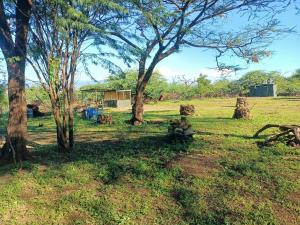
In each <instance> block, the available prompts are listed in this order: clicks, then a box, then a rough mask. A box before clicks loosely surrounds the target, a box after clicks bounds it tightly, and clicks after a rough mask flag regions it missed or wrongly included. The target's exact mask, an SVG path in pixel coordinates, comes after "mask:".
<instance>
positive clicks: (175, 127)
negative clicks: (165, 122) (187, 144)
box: [168, 117, 196, 141]
mask: <svg viewBox="0 0 300 225" xmlns="http://www.w3.org/2000/svg"><path fill="white" fill-rule="evenodd" d="M195 133H196V132H195V131H194V130H193V129H192V125H191V124H189V123H188V121H187V118H186V117H181V119H180V120H172V121H170V126H169V128H168V134H169V136H170V138H171V139H172V140H179V141H186V140H189V139H192V138H193V135H194V134H195Z"/></svg>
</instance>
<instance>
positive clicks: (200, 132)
mask: <svg viewBox="0 0 300 225" xmlns="http://www.w3.org/2000/svg"><path fill="white" fill-rule="evenodd" d="M197 134H200V135H201V134H202V135H223V136H224V137H237V138H243V139H255V138H253V136H249V135H239V134H218V133H213V132H208V131H198V132H197Z"/></svg>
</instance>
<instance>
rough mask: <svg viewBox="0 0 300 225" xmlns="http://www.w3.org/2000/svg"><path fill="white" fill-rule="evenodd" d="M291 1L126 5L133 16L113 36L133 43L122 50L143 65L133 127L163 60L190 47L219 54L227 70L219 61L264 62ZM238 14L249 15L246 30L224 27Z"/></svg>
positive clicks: (134, 0) (158, 0)
mask: <svg viewBox="0 0 300 225" xmlns="http://www.w3.org/2000/svg"><path fill="white" fill-rule="evenodd" d="M285 3H286V1H284V0H277V1H270V0H247V1H235V0H212V1H211V0H199V1H195V0H186V1H181V0H151V1H150V0H147V1H139V0H131V1H126V2H124V3H123V5H124V6H125V7H126V8H127V9H128V14H125V15H124V17H123V18H121V19H120V27H119V28H117V29H116V28H115V27H114V28H115V29H113V30H111V32H110V34H111V35H113V37H114V40H115V41H116V42H117V41H120V42H123V43H124V45H127V46H128V47H127V48H124V47H123V48H122V49H125V53H130V54H131V55H132V56H133V58H134V59H135V60H136V61H137V62H138V79H137V84H136V87H137V88H136V95H135V103H134V105H133V107H132V119H131V122H132V124H136V125H138V124H141V123H142V122H143V112H144V111H143V96H144V91H145V89H146V86H147V84H148V82H149V80H150V77H151V76H152V74H153V71H154V69H155V67H156V65H157V64H158V63H159V62H161V61H162V60H164V59H165V58H167V57H168V56H170V55H172V54H174V53H176V52H178V51H180V49H182V48H184V47H196V48H200V49H210V50H214V51H215V52H216V59H217V65H218V66H219V67H221V68H223V69H224V68H228V67H225V66H224V65H222V64H221V63H219V58H220V57H221V56H223V55H226V54H227V55H235V56H238V57H241V58H244V59H246V60H247V61H254V62H258V61H259V60H260V58H261V57H264V56H267V55H269V54H270V53H269V52H268V51H266V46H267V44H268V43H270V42H271V40H272V37H273V36H274V35H275V34H278V33H279V29H277V25H278V24H279V23H278V21H277V20H275V19H274V15H275V14H276V13H277V12H278V11H279V10H282V6H283V4H285ZM232 15H240V16H241V17H242V18H246V17H247V18H248V20H246V19H245V26H244V27H242V28H241V27H238V28H236V29H234V28H233V27H230V26H229V25H228V23H224V21H225V20H226V18H227V17H230V16H232ZM222 25H223V26H222ZM216 27H218V29H216ZM220 27H221V28H220ZM125 53H124V52H122V55H126V54H125ZM229 68H230V67H229Z"/></svg>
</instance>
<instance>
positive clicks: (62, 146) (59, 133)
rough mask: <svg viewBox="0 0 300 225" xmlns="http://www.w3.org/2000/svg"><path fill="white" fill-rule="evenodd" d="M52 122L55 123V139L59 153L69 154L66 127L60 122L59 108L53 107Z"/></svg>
mask: <svg viewBox="0 0 300 225" xmlns="http://www.w3.org/2000/svg"><path fill="white" fill-rule="evenodd" d="M53 114H54V120H55V123H56V138H57V146H58V151H59V152H62V153H64V152H69V151H70V149H69V144H68V137H67V127H66V125H65V123H63V122H62V121H61V113H60V108H59V107H57V106H56V107H53Z"/></svg>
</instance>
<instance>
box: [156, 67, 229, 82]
mask: <svg viewBox="0 0 300 225" xmlns="http://www.w3.org/2000/svg"><path fill="white" fill-rule="evenodd" d="M157 70H158V71H159V72H160V73H161V74H162V75H163V76H164V77H165V78H167V79H168V80H172V79H173V78H176V77H178V76H181V75H185V76H186V78H197V77H198V76H199V74H204V75H207V77H208V78H209V79H210V80H212V81H215V80H218V79H220V78H221V77H222V76H228V75H230V73H231V72H232V71H230V70H228V69H227V70H218V69H210V68H204V69H200V70H198V71H195V72H193V73H190V72H187V71H186V72H183V71H179V70H176V71H175V70H174V69H173V68H170V67H168V66H165V65H162V66H159V67H158V69H157Z"/></svg>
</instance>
